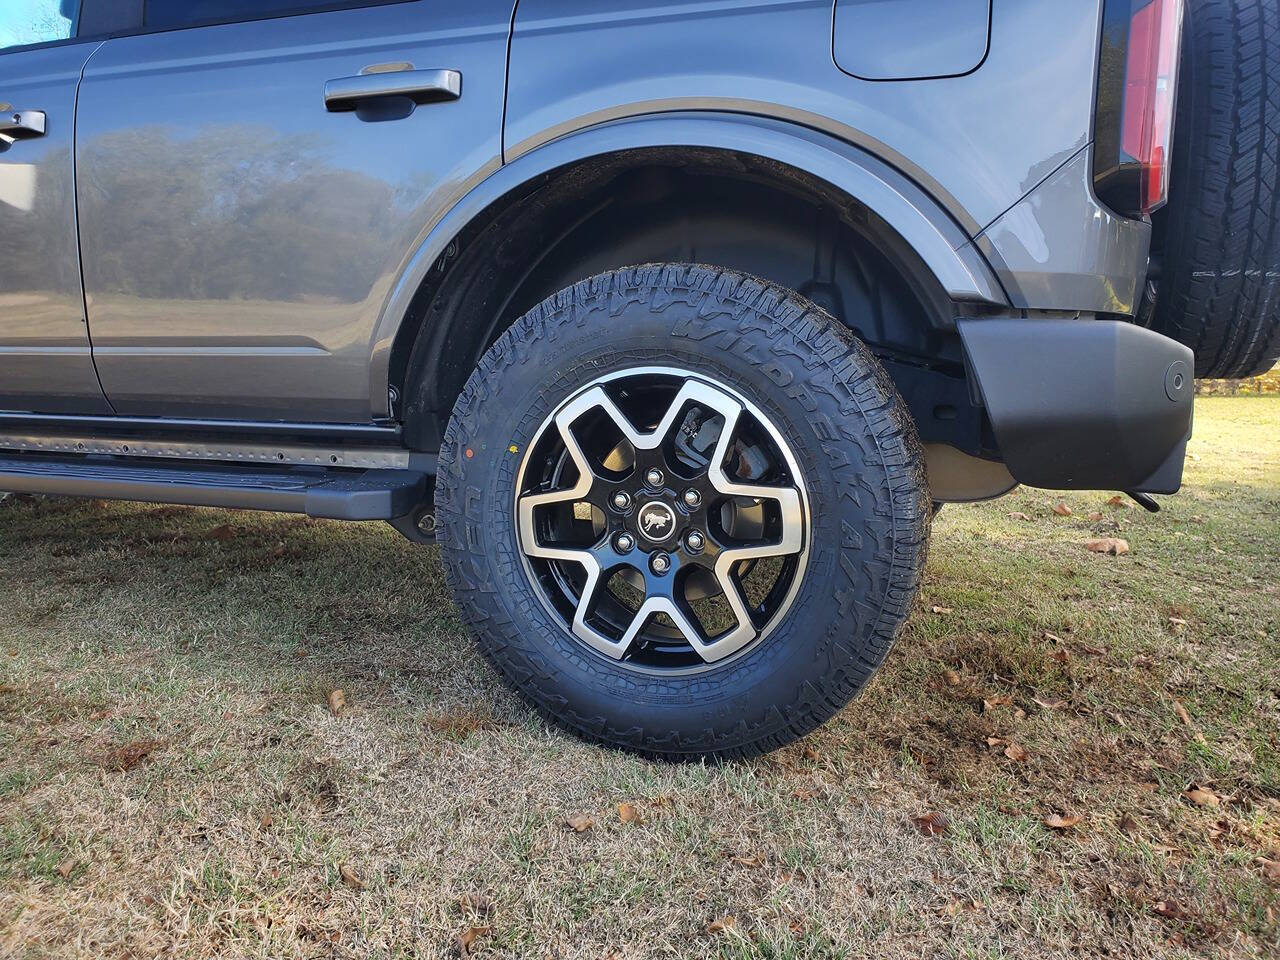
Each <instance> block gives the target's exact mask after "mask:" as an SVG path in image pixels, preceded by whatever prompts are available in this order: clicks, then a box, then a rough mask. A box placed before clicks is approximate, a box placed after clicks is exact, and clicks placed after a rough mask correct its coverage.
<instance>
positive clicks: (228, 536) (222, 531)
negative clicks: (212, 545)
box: [205, 523, 236, 543]
mask: <svg viewBox="0 0 1280 960" xmlns="http://www.w3.org/2000/svg"><path fill="white" fill-rule="evenodd" d="M235 538H236V531H235V528H234V527H232V526H231V525H229V524H226V523H223V524H220V525H218V526H216V527H214V528H213V529H212V530H210V531H209V532H208V533H206V534H205V539H206V540H221V541H222V542H223V543H226V542H227V541H228V540H234V539H235Z"/></svg>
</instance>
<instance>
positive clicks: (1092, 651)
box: [1080, 643, 1107, 657]
mask: <svg viewBox="0 0 1280 960" xmlns="http://www.w3.org/2000/svg"><path fill="white" fill-rule="evenodd" d="M1080 652H1081V653H1087V654H1088V655H1089V656H1091V657H1105V656H1106V655H1107V651H1105V650H1103V649H1102V648H1101V647H1091V646H1088V645H1087V644H1083V643H1082V644H1080Z"/></svg>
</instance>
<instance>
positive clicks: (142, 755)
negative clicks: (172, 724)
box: [102, 740, 165, 773]
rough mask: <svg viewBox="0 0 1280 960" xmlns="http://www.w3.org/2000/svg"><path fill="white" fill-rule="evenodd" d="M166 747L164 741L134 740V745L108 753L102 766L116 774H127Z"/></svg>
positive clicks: (125, 745) (116, 748)
mask: <svg viewBox="0 0 1280 960" xmlns="http://www.w3.org/2000/svg"><path fill="white" fill-rule="evenodd" d="M164 746H165V741H163V740H134V741H133V742H132V743H126V744H124V745H123V746H120V747H115V748H114V749H112V750H109V751H107V756H106V758H105V759H104V761H103V764H102V765H103V766H104V767H106V768H107V769H108V770H112V771H114V772H116V773H125V772H127V771H129V770H132V769H133V768H134V767H136V766H138V764H140V763H142V762H143V761H144V760H147V759H148V758H150V756H151V755H152V754H153V753H155V752H156V751H157V750H159V749H161V748H162V747H164Z"/></svg>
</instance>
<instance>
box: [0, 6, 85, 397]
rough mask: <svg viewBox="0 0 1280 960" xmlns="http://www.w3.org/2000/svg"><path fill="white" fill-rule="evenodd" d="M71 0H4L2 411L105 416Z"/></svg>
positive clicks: (78, 51) (81, 56) (0, 69)
mask: <svg viewBox="0 0 1280 960" xmlns="http://www.w3.org/2000/svg"><path fill="white" fill-rule="evenodd" d="M75 18H76V9H75V4H74V3H70V4H68V3H60V2H59V0H0V411H22V412H37V413H63V414H101V413H110V408H109V407H108V406H107V402H106V400H105V399H104V398H103V396H102V390H101V389H100V388H99V387H98V378H97V377H96V376H95V375H94V371H93V360H92V358H91V356H90V351H89V337H88V332H87V329H86V327H85V317H84V296H83V292H82V291H81V289H80V261H79V255H78V253H77V251H76V211H75V194H74V191H73V189H72V179H73V175H74V165H73V160H72V146H73V138H74V134H75V104H76V84H77V83H78V82H79V80H80V70H81V68H83V67H84V65H85V61H87V60H88V59H89V56H90V55H91V54H92V53H93V51H94V49H95V47H96V46H97V44H96V43H79V42H76V40H75V37H74V33H75Z"/></svg>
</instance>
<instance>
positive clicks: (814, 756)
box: [800, 747, 822, 762]
mask: <svg viewBox="0 0 1280 960" xmlns="http://www.w3.org/2000/svg"><path fill="white" fill-rule="evenodd" d="M800 756H802V757H804V758H805V759H806V760H809V761H813V762H817V761H818V760H821V759H822V755H821V754H819V753H818V751H817V750H815V749H813V747H805V748H804V749H803V750H801V751H800Z"/></svg>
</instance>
